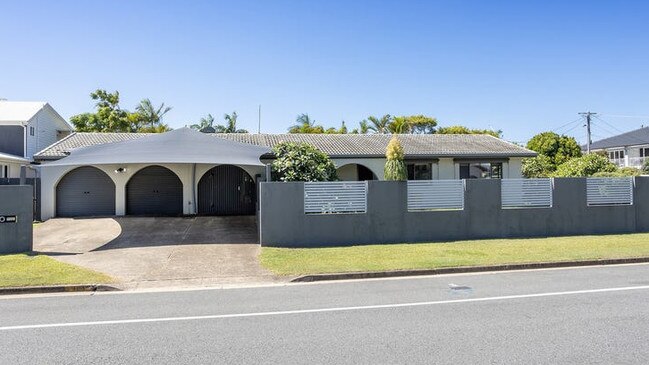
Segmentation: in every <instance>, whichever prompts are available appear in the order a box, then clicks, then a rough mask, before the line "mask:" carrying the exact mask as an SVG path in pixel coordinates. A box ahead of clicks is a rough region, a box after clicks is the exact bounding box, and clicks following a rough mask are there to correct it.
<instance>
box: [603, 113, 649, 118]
mask: <svg viewBox="0 0 649 365" xmlns="http://www.w3.org/2000/svg"><path fill="white" fill-rule="evenodd" d="M602 115H603V116H605V117H611V118H633V119H649V115H614V114H602Z"/></svg>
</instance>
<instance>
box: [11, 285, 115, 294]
mask: <svg viewBox="0 0 649 365" xmlns="http://www.w3.org/2000/svg"><path fill="white" fill-rule="evenodd" d="M121 290H122V289H120V288H118V287H115V286H111V285H105V284H82V285H49V286H24V287H8V288H0V295H11V294H47V293H74V292H96V291H121Z"/></svg>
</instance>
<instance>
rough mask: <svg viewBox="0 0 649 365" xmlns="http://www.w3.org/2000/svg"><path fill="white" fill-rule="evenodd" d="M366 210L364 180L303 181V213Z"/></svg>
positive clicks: (339, 212) (362, 211) (365, 184)
mask: <svg viewBox="0 0 649 365" xmlns="http://www.w3.org/2000/svg"><path fill="white" fill-rule="evenodd" d="M366 211H367V182H366V181H332V182H305V183H304V213H306V214H343V213H365V212H366Z"/></svg>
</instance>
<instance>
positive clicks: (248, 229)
mask: <svg viewBox="0 0 649 365" xmlns="http://www.w3.org/2000/svg"><path fill="white" fill-rule="evenodd" d="M34 251H37V252H39V253H43V254H46V255H49V256H52V257H54V258H55V259H57V260H60V261H63V262H67V263H71V264H75V265H79V266H83V267H87V268H90V269H93V270H96V271H100V272H103V273H106V274H108V275H110V276H112V277H114V278H116V279H117V280H119V281H120V283H121V286H122V287H124V288H125V289H141V288H155V287H191V286H221V285H230V284H234V285H241V284H257V283H268V282H274V281H281V279H279V278H276V277H275V276H273V275H272V273H270V272H269V271H267V270H265V269H263V268H262V267H261V266H260V265H259V260H258V258H257V257H258V255H259V252H260V247H259V245H258V244H257V228H256V222H255V217H188V218H160V217H115V218H88V219H86V218H84V219H71V218H57V219H50V220H48V221H47V222H44V223H42V224H39V225H38V226H36V227H35V228H34Z"/></svg>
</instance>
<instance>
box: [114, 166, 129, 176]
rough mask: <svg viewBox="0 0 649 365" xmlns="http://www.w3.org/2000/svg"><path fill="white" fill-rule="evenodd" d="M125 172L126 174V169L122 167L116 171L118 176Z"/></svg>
mask: <svg viewBox="0 0 649 365" xmlns="http://www.w3.org/2000/svg"><path fill="white" fill-rule="evenodd" d="M124 172H126V167H120V168H118V169H117V170H115V173H116V174H122V173H124Z"/></svg>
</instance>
